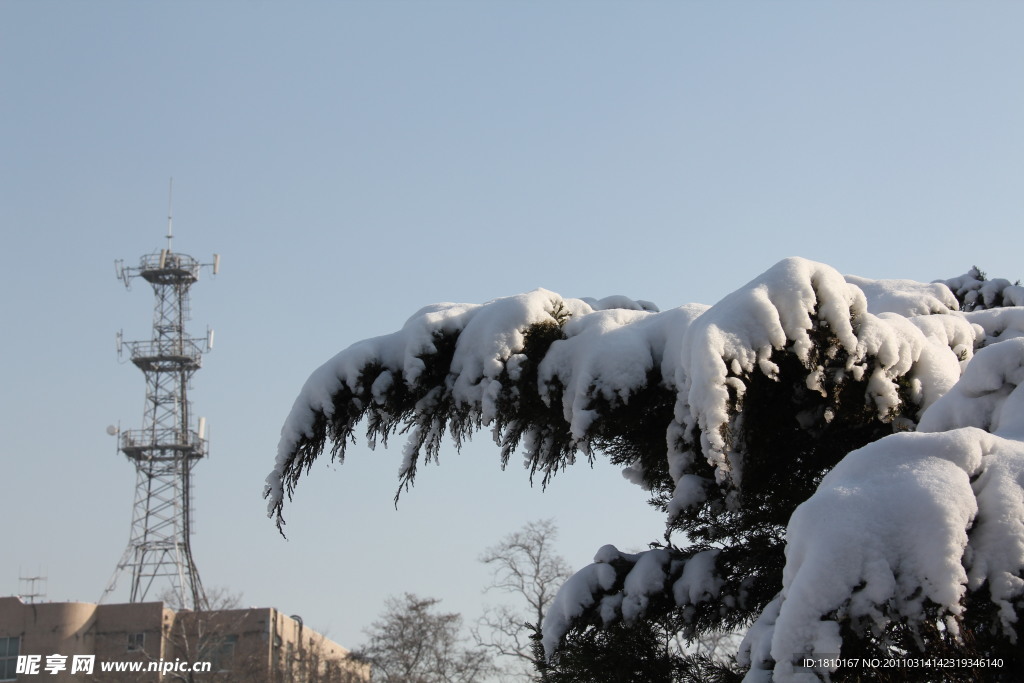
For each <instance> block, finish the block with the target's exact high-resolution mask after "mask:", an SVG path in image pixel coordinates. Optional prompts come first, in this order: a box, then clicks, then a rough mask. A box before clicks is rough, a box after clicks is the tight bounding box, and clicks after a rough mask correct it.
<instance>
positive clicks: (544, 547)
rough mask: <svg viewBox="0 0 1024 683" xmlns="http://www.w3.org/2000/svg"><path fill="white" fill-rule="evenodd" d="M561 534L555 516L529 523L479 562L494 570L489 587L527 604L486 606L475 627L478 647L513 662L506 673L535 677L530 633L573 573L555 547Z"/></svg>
mask: <svg viewBox="0 0 1024 683" xmlns="http://www.w3.org/2000/svg"><path fill="white" fill-rule="evenodd" d="M557 536H558V527H557V525H556V524H555V522H554V520H550V519H544V520H538V521H533V522H528V523H527V524H526V525H524V526H523V527H522V528H521V529H519V530H518V531H515V532H513V533H510V534H509V535H507V536H505V538H504V539H502V541H501V542H500V543H498V544H497V545H495V546H493V547H491V548H488V549H487V550H486V551H485V552H484V554H483V555H481V556H480V561H481V562H483V563H484V564H487V565H489V566H491V568H492V570H493V573H492V580H491V584H490V586H488V587H487V589H485V590H488V591H490V590H496V591H500V592H503V593H507V594H509V595H512V596H514V597H515V598H516V599H517V600H520V599H521V601H522V602H523V603H525V605H522V606H520V607H515V608H514V607H510V606H508V605H497V606H493V605H492V606H488V607H486V608H485V611H484V615H483V616H482V617H480V619H479V620H478V621H477V625H476V627H475V628H474V629H473V637H474V638H475V639H476V642H477V643H478V644H479V645H481V646H483V647H486V648H488V649H490V650H491V651H492V652H494V653H495V654H496V655H498V656H499V657H501V658H503V659H505V660H507V661H511V662H512V663H511V664H510V667H509V668H510V669H511V670H512V671H510V672H507V673H508V674H509V675H510V676H512V677H516V678H521V679H524V680H529V679H530V678H532V676H533V668H534V667H533V662H534V652H533V644H532V642H531V639H530V635H531V632H532V631H539V630H540V625H541V623H542V622H543V621H544V613H545V612H546V611H547V608H548V605H550V604H551V601H552V599H554V597H555V593H556V592H557V591H558V588H559V586H561V585H562V583H563V582H564V581H565V580H566V579H567V578H568V577H569V576H570V575H571V574H572V569H571V568H570V567H569V563H568V562H566V560H565V559H564V558H563V557H562V556H560V555H558V554H557V553H556V552H555V550H554V543H555V538H556V537H557Z"/></svg>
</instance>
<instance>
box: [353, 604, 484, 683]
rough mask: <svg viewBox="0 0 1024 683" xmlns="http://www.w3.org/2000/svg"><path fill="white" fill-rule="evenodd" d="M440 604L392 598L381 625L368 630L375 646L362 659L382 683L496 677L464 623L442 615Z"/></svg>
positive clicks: (461, 682) (462, 682)
mask: <svg viewBox="0 0 1024 683" xmlns="http://www.w3.org/2000/svg"><path fill="white" fill-rule="evenodd" d="M439 602H440V600H438V599H436V598H420V597H417V596H416V595H413V594H411V593H405V594H404V595H403V596H402V597H401V598H396V597H392V598H388V600H387V601H386V602H385V609H384V612H383V614H382V615H381V617H380V619H378V620H377V621H375V622H374V623H373V625H372V626H371V627H370V628H369V629H367V630H366V634H367V636H369V641H368V642H367V643H366V645H365V646H364V647H363V648H362V649H361V650H360V651H359V652H358V653H355V654H356V656H358V657H360V658H362V659H364V660H368V661H369V662H370V664H371V666H372V670H373V680H374V681H376V682H378V683H474V682H476V681H480V680H482V679H484V678H485V677H486V676H488V675H489V674H490V673H492V671H493V667H492V665H491V661H490V657H489V656H488V655H487V653H486V652H485V651H484V650H483V649H480V648H467V647H464V646H463V644H462V642H461V637H460V634H459V631H460V630H461V628H462V617H461V616H460V615H458V614H455V613H450V614H439V613H437V612H436V611H435V610H434V607H435V606H436V605H437V604H438V603H439Z"/></svg>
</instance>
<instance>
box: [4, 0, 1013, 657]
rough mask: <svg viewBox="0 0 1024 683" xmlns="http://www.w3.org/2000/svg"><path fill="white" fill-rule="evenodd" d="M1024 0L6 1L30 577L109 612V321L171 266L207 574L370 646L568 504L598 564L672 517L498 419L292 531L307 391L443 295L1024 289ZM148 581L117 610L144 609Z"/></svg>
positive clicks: (136, 410) (138, 322)
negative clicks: (514, 459) (182, 334)
mask: <svg viewBox="0 0 1024 683" xmlns="http://www.w3.org/2000/svg"><path fill="white" fill-rule="evenodd" d="M1021 26H1024V5H1021V4H1019V3H1009V2H1006V3H1001V2H987V3H978V4H968V3H962V2H938V1H929V2H900V3H882V2H858V3H855V2H772V3H759V2H749V3H742V2H715V3H712V2H671V3H669V2H664V3H662V2H631V3H625V2H622V3H610V2H587V3H583V2H564V1H556V2H539V1H527V2H483V3H477V2H468V1H466V2H376V3H369V2H346V3H342V2H339V3H327V2H323V3H319V2H304V3H284V2H218V3H199V2H179V3H156V2H147V3H127V2H91V3H80V2H47V1H36V2H31V3H30V2H13V1H8V2H2V3H0V124H2V125H0V228H2V234H3V236H4V240H3V241H4V246H5V249H4V253H5V255H6V256H7V258H6V260H5V266H4V267H3V268H2V269H0V306H2V308H0V313H2V316H3V324H2V337H0V340H2V341H0V368H2V373H3V375H2V379H0V387H2V390H0V398H2V405H0V436H2V443H3V446H2V448H3V464H4V476H3V481H4V494H3V503H2V508H0V509H2V510H3V512H4V516H5V520H6V523H5V524H4V528H5V531H6V534H5V538H4V551H3V552H2V553H0V594H10V593H17V592H18V591H19V589H20V586H19V582H18V578H19V575H28V574H34V573H36V572H37V571H41V572H42V573H43V574H46V575H47V576H48V577H49V583H48V595H49V597H50V598H51V599H54V600H64V599H77V600H84V601H94V600H96V599H97V598H98V597H99V596H100V594H101V592H102V590H103V588H104V586H105V584H106V582H107V580H108V578H109V577H110V574H111V572H112V571H113V569H114V566H115V564H116V562H117V561H118V559H119V558H120V555H121V552H122V551H123V549H124V546H125V544H126V542H127V540H128V531H129V523H130V512H131V505H132V494H133V488H134V471H133V469H132V466H131V465H130V464H129V463H128V462H127V461H126V460H125V458H124V457H123V456H121V455H119V454H118V453H116V451H115V443H114V439H113V438H111V437H109V436H107V435H106V433H105V432H104V428H105V427H106V426H107V425H108V424H111V423H117V422H118V421H120V423H121V424H122V426H124V427H127V428H131V427H139V426H141V419H142V400H143V394H144V383H143V377H142V374H141V373H140V372H139V371H138V370H137V369H135V367H134V366H132V365H131V364H130V363H128V364H118V362H117V358H116V354H115V350H114V335H115V333H116V332H117V330H119V329H123V330H124V332H125V337H126V338H127V339H145V338H148V336H149V333H150V327H149V326H150V320H151V315H152V294H151V291H150V290H149V289H148V288H147V287H145V286H143V285H144V283H141V282H138V283H136V285H135V286H134V287H133V290H132V291H131V292H125V290H124V288H123V286H122V285H121V283H120V282H119V281H118V280H117V279H115V277H114V268H113V262H114V259H118V258H123V259H125V260H126V262H128V263H129V264H132V263H134V262H135V260H136V259H137V258H138V257H139V256H141V255H142V254H144V253H147V252H149V251H151V250H153V249H156V248H159V247H160V246H161V245H162V242H163V240H162V236H163V235H164V231H165V226H166V210H167V184H168V179H169V178H170V177H171V176H173V177H174V187H175V197H174V215H175V220H174V224H175V233H176V239H175V247H176V248H178V249H179V250H181V251H183V252H185V253H189V254H191V255H193V256H196V257H198V258H201V259H203V260H207V259H208V257H209V255H210V254H212V253H213V252H219V253H220V254H221V255H222V259H223V263H222V271H221V275H220V276H219V277H218V278H216V279H215V280H212V279H210V278H205V279H203V280H202V281H201V282H199V283H198V284H197V285H196V286H195V287H194V288H193V314H194V315H193V322H192V329H193V330H194V331H195V333H196V334H198V335H202V334H203V333H204V332H205V329H206V326H207V325H209V326H211V327H213V328H214V329H215V330H216V332H217V348H216V349H215V350H214V352H213V353H212V354H210V355H209V356H207V358H206V363H205V367H204V368H203V369H202V370H201V371H200V373H199V374H198V375H197V376H196V379H195V383H194V391H193V393H192V398H193V401H194V408H195V410H196V412H197V413H198V414H200V415H204V416H206V417H207V419H208V422H209V424H210V428H211V458H210V460H209V461H207V462H203V463H201V464H200V465H199V466H198V467H197V468H196V471H195V475H196V480H195V481H196V499H195V511H196V529H197V535H196V536H195V539H194V551H195V557H196V560H197V563H198V566H199V569H200V572H201V574H202V577H203V580H204V582H205V583H206V584H207V585H208V586H230V587H231V588H232V589H234V590H237V591H241V592H243V593H244V602H245V603H247V604H254V605H255V604H258V605H264V606H276V607H279V608H280V609H282V610H284V611H286V612H288V613H297V614H300V615H302V616H303V617H304V619H305V621H306V623H307V624H309V625H310V626H313V627H314V628H317V629H320V630H324V631H326V632H327V633H328V634H329V635H330V636H331V637H333V638H335V639H336V640H338V641H339V642H341V643H342V644H346V645H350V646H351V645H355V644H357V643H359V642H360V641H361V640H362V633H361V629H363V628H364V627H366V626H367V625H368V624H369V623H370V622H371V621H373V619H374V618H375V616H376V615H377V614H378V612H379V610H380V608H381V606H382V603H383V601H384V598H385V597H386V596H388V595H389V594H396V593H401V592H402V591H411V592H415V593H418V594H420V595H423V596H434V597H438V598H442V599H443V601H444V602H443V603H442V606H444V607H447V608H448V609H451V610H455V611H460V612H462V613H463V614H464V615H465V617H466V619H467V620H469V621H472V620H474V619H475V618H476V616H477V615H478V614H479V605H480V603H481V600H482V599H483V598H482V597H481V595H480V590H481V589H482V588H483V587H484V585H485V584H486V583H487V571H486V569H484V568H483V567H481V566H479V565H478V563H477V562H476V558H477V557H478V555H479V554H480V553H481V552H482V551H483V549H484V548H486V547H487V546H488V545H491V544H493V543H494V542H496V541H497V540H498V539H500V537H501V536H502V535H504V534H505V533H507V532H510V531H513V530H515V529H517V528H518V527H519V526H521V525H522V524H523V523H524V522H526V521H528V520H531V519H536V518H541V517H555V518H556V519H557V521H558V523H559V525H560V526H561V529H562V535H563V548H564V554H565V555H566V557H567V558H568V559H569V561H570V562H571V563H572V564H573V565H575V566H580V565H582V564H585V563H587V562H588V561H589V560H590V558H591V557H592V555H593V553H594V552H595V551H596V550H597V549H598V548H599V547H600V546H601V545H602V544H604V543H615V544H617V545H619V546H620V547H623V548H641V547H643V546H644V544H645V543H646V542H648V541H651V540H655V539H657V538H659V537H660V535H661V518H660V516H659V515H657V514H656V513H654V512H652V511H649V510H648V509H647V508H646V506H645V503H644V500H645V496H644V495H643V493H642V492H641V491H640V490H639V489H636V488H635V487H633V486H631V485H629V484H628V483H626V482H625V481H624V480H622V479H621V477H620V476H619V474H618V472H617V471H616V470H615V469H614V468H611V467H609V466H607V465H604V464H603V463H600V464H599V466H597V467H595V468H594V469H593V470H591V469H588V468H587V467H586V465H585V464H581V465H578V466H577V467H576V468H574V469H573V470H570V471H569V472H567V473H566V474H565V475H564V476H562V477H560V478H558V479H556V480H555V482H554V483H553V485H552V486H551V487H550V488H549V490H548V491H547V492H546V493H541V492H540V491H539V490H537V489H531V488H530V487H529V484H528V481H527V476H526V474H525V473H524V472H523V471H521V470H519V469H518V467H516V466H515V465H516V463H513V466H512V467H510V468H509V470H508V471H506V472H501V471H500V469H499V459H498V454H497V451H496V449H495V448H493V447H492V446H491V445H490V443H489V441H488V438H487V434H482V435H480V437H479V438H478V439H477V440H476V441H475V442H474V443H472V444H471V445H470V446H469V447H467V448H466V449H465V450H464V451H463V452H462V453H461V454H457V453H455V452H453V451H452V452H449V453H447V454H445V456H444V457H443V458H442V464H441V466H440V467H438V468H433V467H431V468H426V469H424V470H423V471H422V473H421V476H420V478H419V481H418V485H417V486H416V488H415V489H414V490H412V491H411V492H410V493H408V494H406V495H405V496H404V498H403V501H402V504H401V505H400V507H399V509H398V510H397V511H396V510H395V509H394V508H393V506H392V503H391V497H392V494H393V493H394V488H395V485H396V483H397V480H396V473H397V468H398V464H399V455H400V454H399V453H398V451H397V449H396V450H395V451H393V452H388V451H378V452H377V453H370V452H368V451H366V450H365V449H363V448H356V449H353V450H352V451H350V458H349V460H348V461H347V462H346V463H345V465H344V466H341V467H336V468H334V469H333V470H332V469H330V468H328V467H327V466H326V465H324V466H318V467H317V468H315V473H314V475H313V476H312V477H311V478H309V479H308V480H307V481H305V482H303V483H302V485H301V486H300V489H299V497H298V499H297V501H296V503H294V504H293V505H292V506H290V507H289V508H288V509H287V517H288V521H289V525H288V530H289V532H290V539H289V540H288V541H285V540H283V539H281V538H280V537H279V536H278V535H277V532H276V530H275V528H274V526H273V523H272V522H271V521H270V520H268V519H267V518H266V517H265V504H264V501H263V500H262V498H261V491H262V486H263V479H264V477H265V476H266V474H267V472H268V471H269V469H270V467H271V466H272V462H273V457H274V452H275V447H276V444H277V438H278V432H279V429H280V425H281V423H282V422H283V420H284V418H285V416H286V415H287V412H288V409H289V408H290V406H291V403H292V401H293V399H294V397H295V395H296V394H297V392H298V390H299V388H300V386H301V385H302V383H303V381H304V380H305V378H306V376H307V375H308V374H309V372H311V371H312V370H313V369H314V368H315V367H316V366H318V365H319V364H320V363H322V362H323V361H325V360H326V359H327V358H328V357H330V356H331V355H333V354H334V353H335V352H336V351H338V350H340V349H342V348H344V347H346V346H348V345H349V344H351V343H353V342H355V341H357V340H359V339H362V338H365V337H369V336H374V335H378V334H383V333H386V332H390V331H393V330H395V329H397V328H398V327H400V326H401V324H402V322H403V321H404V320H405V318H406V317H408V316H409V315H410V314H411V313H413V312H414V311H415V310H417V309H418V308H419V307H420V306H422V305H425V304H428V303H432V302H435V301H470V302H483V301H486V300H489V299H491V298H494V297H497V296H502V295H507V294H514V293H518V292H522V291H526V290H530V289H533V288H535V287H541V286H542V287H546V288H548V289H551V290H554V291H557V292H559V293H561V294H563V295H566V296H593V297H603V296H606V295H609V294H625V295H628V296H631V297H634V298H641V299H648V300H651V301H654V302H656V303H657V304H658V305H659V306H661V307H662V308H663V309H664V308H669V307H672V306H676V305H681V304H684V303H688V302H694V301H697V302H703V303H714V302H715V301H716V300H718V299H719V298H721V297H722V296H723V295H725V294H726V293H728V292H729V291H731V290H733V289H735V288H736V287H738V286H740V285H742V284H743V283H745V282H747V281H748V280H750V279H751V278H753V277H754V276H755V275H757V274H758V273H760V272H762V271H763V270H765V269H767V268H768V267H769V266H771V265H772V264H773V263H775V262H776V261H778V260H779V259H781V258H783V257H786V256H791V255H799V256H805V257H808V258H812V259H816V260H820V261H825V262H827V263H830V264H832V265H833V266H835V267H837V268H838V269H839V270H841V271H842V272H847V273H854V274H858V275H862V276H866V277H907V278H914V279H919V280H931V279H935V278H940V277H950V276H953V275H958V274H960V273H962V272H964V271H966V270H967V268H969V267H970V266H971V265H972V264H975V263H976V264H978V265H979V266H981V267H983V268H985V269H986V270H988V271H989V273H990V274H992V275H998V276H1004V277H1009V278H1011V279H1015V278H1018V277H1024V267H1021V260H1020V254H1021V253H1022V247H1024V244H1022V238H1021V225H1022V218H1024V193H1022V192H1021V188H1022V187H1024V126H1022V124H1021V122H1022V121H1024V79H1022V77H1021V74H1022V73H1024V41H1021V39H1020V28H1021ZM123 597H124V596H122V598H123Z"/></svg>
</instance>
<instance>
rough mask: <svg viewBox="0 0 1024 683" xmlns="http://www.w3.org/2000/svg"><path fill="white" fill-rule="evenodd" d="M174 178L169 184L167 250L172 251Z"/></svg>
mask: <svg viewBox="0 0 1024 683" xmlns="http://www.w3.org/2000/svg"><path fill="white" fill-rule="evenodd" d="M173 209H174V178H173V177H172V178H171V180H170V182H168V184H167V251H168V252H170V251H171V240H172V239H174V210H173Z"/></svg>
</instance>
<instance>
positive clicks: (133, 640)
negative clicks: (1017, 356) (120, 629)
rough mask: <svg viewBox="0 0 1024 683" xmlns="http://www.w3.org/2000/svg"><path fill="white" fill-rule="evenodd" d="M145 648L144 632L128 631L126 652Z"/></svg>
mask: <svg viewBox="0 0 1024 683" xmlns="http://www.w3.org/2000/svg"><path fill="white" fill-rule="evenodd" d="M145 649H146V634H145V633H129V634H128V652H138V651H140V650H145Z"/></svg>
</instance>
